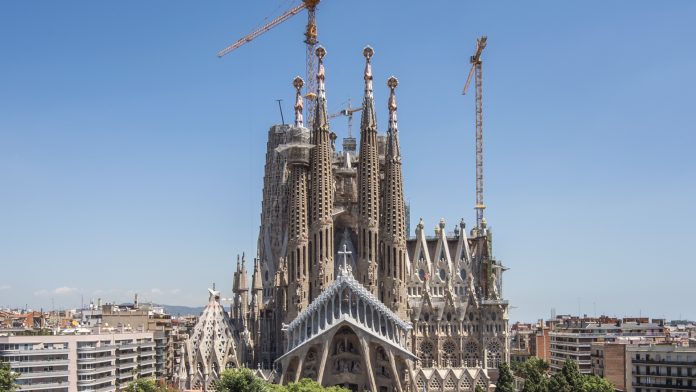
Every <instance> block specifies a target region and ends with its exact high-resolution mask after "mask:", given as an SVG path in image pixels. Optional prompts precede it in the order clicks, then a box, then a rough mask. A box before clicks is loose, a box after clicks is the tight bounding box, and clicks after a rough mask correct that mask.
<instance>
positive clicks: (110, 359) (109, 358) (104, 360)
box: [77, 355, 116, 364]
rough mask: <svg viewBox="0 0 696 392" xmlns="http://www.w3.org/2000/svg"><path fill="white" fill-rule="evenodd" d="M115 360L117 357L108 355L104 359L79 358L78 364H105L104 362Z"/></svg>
mask: <svg viewBox="0 0 696 392" xmlns="http://www.w3.org/2000/svg"><path fill="white" fill-rule="evenodd" d="M114 359H116V357H115V356H113V355H106V356H103V357H96V358H78V359H77V363H79V364H87V363H104V362H113V361H114Z"/></svg>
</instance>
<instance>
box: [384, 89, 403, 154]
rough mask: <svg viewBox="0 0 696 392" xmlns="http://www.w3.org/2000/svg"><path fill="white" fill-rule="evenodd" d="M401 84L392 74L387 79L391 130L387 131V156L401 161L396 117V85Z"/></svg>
mask: <svg viewBox="0 0 696 392" xmlns="http://www.w3.org/2000/svg"><path fill="white" fill-rule="evenodd" d="M398 85H399V80H398V79H397V78H396V77H394V76H391V77H389V79H387V86H388V87H389V90H390V92H389V103H388V104H387V106H388V108H389V130H388V131H387V154H386V155H387V158H391V159H396V160H398V161H401V149H400V148H399V129H398V123H397V119H396V94H395V91H394V90H396V86H398Z"/></svg>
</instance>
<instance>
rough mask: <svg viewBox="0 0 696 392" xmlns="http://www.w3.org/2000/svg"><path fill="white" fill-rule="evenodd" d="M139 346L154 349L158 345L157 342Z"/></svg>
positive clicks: (144, 343)
mask: <svg viewBox="0 0 696 392" xmlns="http://www.w3.org/2000/svg"><path fill="white" fill-rule="evenodd" d="M139 346H140V347H141V348H144V347H152V348H154V347H156V346H157V344H156V343H155V342H142V343H140V344H139Z"/></svg>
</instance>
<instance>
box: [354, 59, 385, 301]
mask: <svg viewBox="0 0 696 392" xmlns="http://www.w3.org/2000/svg"><path fill="white" fill-rule="evenodd" d="M373 54H374V50H373V49H372V48H371V47H369V46H367V47H365V49H364V50H363V55H364V56H365V75H364V78H365V96H364V98H363V111H362V117H361V120H360V161H359V164H358V265H357V268H358V274H357V275H358V280H359V281H360V282H361V283H362V284H363V285H364V286H365V287H366V288H367V289H368V290H370V291H371V292H372V293H373V294H375V295H378V296H379V298H380V300H383V299H384V298H383V295H384V292H383V288H381V289H379V290H378V287H377V245H378V241H379V238H378V233H379V153H378V151H377V118H376V115H375V99H374V96H373V93H372V64H371V59H372V55H373Z"/></svg>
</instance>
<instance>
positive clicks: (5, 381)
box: [0, 362, 19, 392]
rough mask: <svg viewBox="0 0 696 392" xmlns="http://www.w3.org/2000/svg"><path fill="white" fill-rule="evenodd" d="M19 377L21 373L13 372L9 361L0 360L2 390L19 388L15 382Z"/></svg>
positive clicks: (0, 386)
mask: <svg viewBox="0 0 696 392" xmlns="http://www.w3.org/2000/svg"><path fill="white" fill-rule="evenodd" d="M17 377H19V373H16V372H13V371H12V369H10V364H9V363H7V362H0V391H3V392H5V391H7V392H13V391H16V390H18V389H19V386H18V385H17V384H15V381H17Z"/></svg>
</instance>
